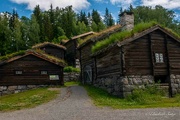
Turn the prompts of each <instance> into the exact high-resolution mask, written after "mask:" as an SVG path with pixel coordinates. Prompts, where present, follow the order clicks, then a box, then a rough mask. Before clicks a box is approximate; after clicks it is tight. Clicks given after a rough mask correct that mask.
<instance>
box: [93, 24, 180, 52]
mask: <svg viewBox="0 0 180 120" xmlns="http://www.w3.org/2000/svg"><path fill="white" fill-rule="evenodd" d="M157 25H158V24H157V23H156V22H149V23H140V24H138V25H136V26H135V27H134V29H133V30H131V31H120V32H117V33H114V34H112V35H110V36H109V37H108V38H106V39H104V40H102V41H98V42H97V43H96V44H95V45H94V46H93V47H92V53H93V54H94V53H96V52H98V51H100V50H102V49H104V48H106V47H108V46H112V44H115V43H117V42H121V41H123V40H126V39H128V38H131V37H133V36H136V35H137V34H138V33H141V32H143V31H145V30H147V29H149V28H151V27H154V26H157ZM158 26H160V27H162V28H164V29H165V30H166V31H167V32H169V33H171V34H172V35H173V36H175V37H176V38H178V39H180V36H179V35H178V34H176V33H175V32H173V31H172V30H170V29H167V28H165V27H163V26H161V25H158Z"/></svg>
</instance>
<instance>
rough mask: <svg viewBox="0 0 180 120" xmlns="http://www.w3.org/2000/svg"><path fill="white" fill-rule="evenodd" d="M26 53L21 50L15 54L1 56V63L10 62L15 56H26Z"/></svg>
mask: <svg viewBox="0 0 180 120" xmlns="http://www.w3.org/2000/svg"><path fill="white" fill-rule="evenodd" d="M25 53H26V51H24V50H21V51H18V52H15V53H11V54H7V55H5V56H1V57H0V61H4V60H8V59H11V58H13V57H15V56H21V55H24V54H25Z"/></svg>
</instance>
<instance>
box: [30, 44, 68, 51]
mask: <svg viewBox="0 0 180 120" xmlns="http://www.w3.org/2000/svg"><path fill="white" fill-rule="evenodd" d="M47 45H49V46H54V47H57V48H61V49H64V50H66V47H64V46H62V45H59V44H55V43H50V42H44V43H39V44H36V45H34V46H32V48H33V49H36V48H42V47H45V46H47Z"/></svg>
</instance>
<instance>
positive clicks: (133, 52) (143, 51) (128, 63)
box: [123, 35, 152, 75]
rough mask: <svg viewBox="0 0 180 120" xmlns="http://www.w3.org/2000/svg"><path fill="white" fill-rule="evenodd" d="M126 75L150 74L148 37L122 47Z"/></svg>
mask: <svg viewBox="0 0 180 120" xmlns="http://www.w3.org/2000/svg"><path fill="white" fill-rule="evenodd" d="M123 49H124V51H125V52H124V57H125V58H124V61H125V62H124V64H125V74H126V75H148V74H152V67H151V54H150V53H151V52H150V48H149V41H148V35H146V36H144V37H142V38H139V39H138V40H136V41H133V42H132V43H129V44H128V45H126V46H124V48H123Z"/></svg>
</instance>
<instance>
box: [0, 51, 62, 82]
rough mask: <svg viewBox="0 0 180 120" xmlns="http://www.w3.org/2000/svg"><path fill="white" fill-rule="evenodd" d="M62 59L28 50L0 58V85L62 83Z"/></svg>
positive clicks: (42, 52)
mask: <svg viewBox="0 0 180 120" xmlns="http://www.w3.org/2000/svg"><path fill="white" fill-rule="evenodd" d="M64 66H65V62H64V60H61V59H59V58H56V57H54V56H50V55H48V54H46V53H45V52H44V51H40V50H37V51H36V50H28V51H26V52H24V53H22V52H21V55H19V54H18V53H14V54H12V55H9V56H8V55H7V56H5V57H1V58H0V86H18V85H63V84H64V81H63V68H64Z"/></svg>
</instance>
